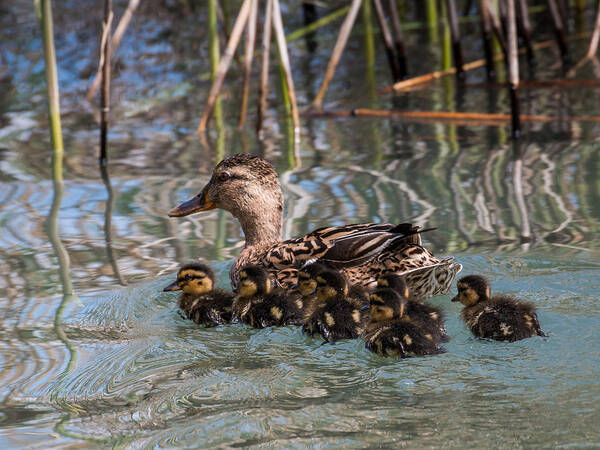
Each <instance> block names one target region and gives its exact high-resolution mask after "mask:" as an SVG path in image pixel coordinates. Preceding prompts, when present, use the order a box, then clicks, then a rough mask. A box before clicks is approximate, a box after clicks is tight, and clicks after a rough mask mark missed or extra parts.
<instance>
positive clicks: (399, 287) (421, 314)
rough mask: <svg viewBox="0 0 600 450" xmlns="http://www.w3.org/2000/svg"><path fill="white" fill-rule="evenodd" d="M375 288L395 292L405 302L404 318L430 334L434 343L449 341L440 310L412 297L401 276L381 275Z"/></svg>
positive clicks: (393, 274) (395, 274)
mask: <svg viewBox="0 0 600 450" xmlns="http://www.w3.org/2000/svg"><path fill="white" fill-rule="evenodd" d="M377 287H378V288H389V289H392V290H394V291H396V293H398V294H399V295H400V296H401V297H403V298H404V299H406V300H407V302H406V308H405V310H404V317H408V318H410V321H411V322H412V323H414V324H415V325H417V326H418V327H419V328H421V329H422V330H424V331H426V332H427V333H429V334H431V335H432V336H433V338H434V339H435V340H436V341H439V342H448V341H449V338H448V334H447V333H446V325H445V319H444V314H443V312H442V310H441V309H440V308H436V307H435V306H432V305H429V304H427V303H425V302H423V301H422V300H420V299H417V298H415V297H413V296H412V295H411V293H410V290H409V288H408V285H407V284H406V281H405V279H404V277H403V276H401V275H398V274H397V273H388V274H385V275H382V276H381V277H379V279H378V280H377Z"/></svg>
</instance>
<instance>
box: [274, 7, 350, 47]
mask: <svg viewBox="0 0 600 450" xmlns="http://www.w3.org/2000/svg"><path fill="white" fill-rule="evenodd" d="M349 9H350V6H344V7H343V8H340V9H337V10H335V11H333V12H332V13H330V14H328V15H326V16H325V17H321V18H320V19H319V20H316V21H314V22H312V23H310V24H309V25H307V26H305V27H302V28H299V29H298V30H295V31H292V32H291V33H290V34H288V35H287V36H286V41H288V42H290V41H293V40H296V39H299V38H301V37H302V36H305V35H307V34H309V33H312V32H313V31H316V30H318V29H319V28H322V27H324V26H325V25H329V24H330V23H331V22H333V21H335V20H337V19H339V18H340V17H343V16H344V15H345V14H346V13H347V12H348V10H349Z"/></svg>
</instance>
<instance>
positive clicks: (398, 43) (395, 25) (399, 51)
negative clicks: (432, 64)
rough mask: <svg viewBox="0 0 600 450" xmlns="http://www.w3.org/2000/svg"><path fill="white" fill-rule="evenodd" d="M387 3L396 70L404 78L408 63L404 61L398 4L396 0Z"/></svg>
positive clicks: (404, 54)
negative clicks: (396, 64) (390, 20)
mask: <svg viewBox="0 0 600 450" xmlns="http://www.w3.org/2000/svg"><path fill="white" fill-rule="evenodd" d="M388 5H389V8H390V15H391V18H392V29H393V30H394V48H395V49H396V60H397V61H398V70H399V71H400V78H401V79H405V78H406V77H407V76H408V65H407V61H406V52H405V50H404V33H402V25H401V24H400V14H398V4H397V3H396V0H388Z"/></svg>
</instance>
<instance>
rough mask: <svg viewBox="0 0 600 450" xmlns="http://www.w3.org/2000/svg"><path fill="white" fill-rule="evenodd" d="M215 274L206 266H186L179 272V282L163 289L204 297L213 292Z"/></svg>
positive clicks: (191, 264) (193, 264) (197, 264)
mask: <svg viewBox="0 0 600 450" xmlns="http://www.w3.org/2000/svg"><path fill="white" fill-rule="evenodd" d="M214 286H215V273H214V272H213V270H212V269H211V268H210V267H208V266H207V265H206V264H200V263H190V264H186V265H184V266H182V267H181V269H179V272H177V280H176V281H174V282H173V283H171V284H170V285H168V286H167V287H166V288H164V289H163V291H164V292H168V291H181V290H182V291H183V292H185V293H186V294H192V295H202V294H206V293H207V292H210V291H212V290H213V288H214Z"/></svg>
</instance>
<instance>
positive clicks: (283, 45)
mask: <svg viewBox="0 0 600 450" xmlns="http://www.w3.org/2000/svg"><path fill="white" fill-rule="evenodd" d="M273 31H275V39H276V40H277V48H278V49H279V59H280V61H281V66H282V67H283V72H284V74H285V82H286V85H287V89H288V94H289V97H290V106H291V109H292V121H293V123H294V132H295V133H296V134H297V133H299V131H300V114H299V112H298V104H297V102H296V90H295V89H294V79H293V77H292V68H291V66H290V57H289V55H288V51H287V42H286V40H285V31H284V30H283V19H282V18H281V9H280V8H279V0H273Z"/></svg>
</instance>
